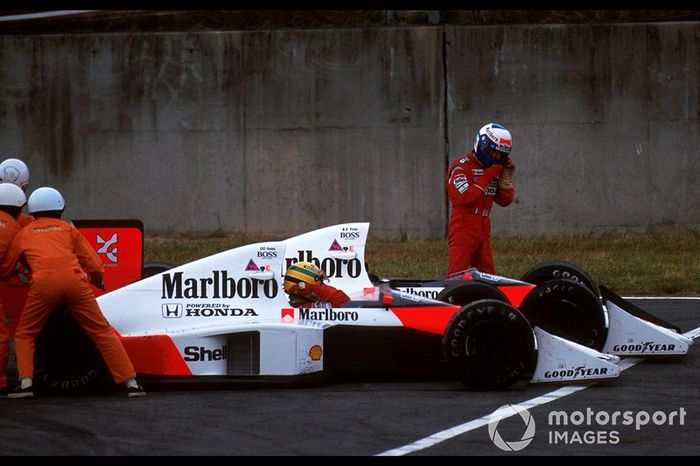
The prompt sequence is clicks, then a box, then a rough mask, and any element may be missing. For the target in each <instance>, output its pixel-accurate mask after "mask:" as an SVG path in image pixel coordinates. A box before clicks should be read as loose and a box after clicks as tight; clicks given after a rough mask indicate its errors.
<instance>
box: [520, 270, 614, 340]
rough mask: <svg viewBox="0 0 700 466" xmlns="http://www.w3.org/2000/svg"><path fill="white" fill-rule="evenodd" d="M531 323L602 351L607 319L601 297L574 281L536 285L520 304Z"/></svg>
mask: <svg viewBox="0 0 700 466" xmlns="http://www.w3.org/2000/svg"><path fill="white" fill-rule="evenodd" d="M520 311H521V312H522V313H523V314H525V316H526V317H527V319H528V320H529V321H530V323H531V324H532V325H536V326H538V327H540V328H541V329H543V330H546V331H547V332H549V333H552V334H554V335H557V336H560V337H562V338H566V339H567V340H570V341H573V342H575V343H579V344H581V345H584V346H587V347H589V348H593V349H595V350H598V351H600V350H601V349H603V346H604V345H605V340H606V338H607V337H608V319H607V316H606V314H605V311H604V310H603V307H602V306H601V304H600V300H599V298H598V297H597V296H596V295H595V294H593V292H592V291H591V290H590V289H588V288H587V287H586V286H585V285H583V284H582V283H580V282H575V281H573V280H561V279H560V280H549V281H547V282H544V283H542V284H540V285H538V286H537V287H535V288H533V289H532V290H531V291H530V292H529V293H528V294H527V296H525V299H523V302H522V303H521V305H520Z"/></svg>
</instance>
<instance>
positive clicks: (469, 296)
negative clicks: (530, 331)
mask: <svg viewBox="0 0 700 466" xmlns="http://www.w3.org/2000/svg"><path fill="white" fill-rule="evenodd" d="M435 299H437V300H438V301H442V302H445V303H450V304H454V305H456V306H464V305H465V304H469V303H473V302H474V301H478V300H480V299H495V300H499V301H504V302H506V303H510V301H509V300H508V298H507V297H506V295H505V294H503V292H502V291H501V290H499V289H498V288H495V287H493V286H490V285H487V284H486V283H480V282H467V281H464V282H460V283H452V284H450V285H447V286H446V287H445V288H444V289H443V290H442V291H441V292H440V293H438V295H437V296H436V297H435Z"/></svg>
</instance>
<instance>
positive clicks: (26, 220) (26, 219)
mask: <svg viewBox="0 0 700 466" xmlns="http://www.w3.org/2000/svg"><path fill="white" fill-rule="evenodd" d="M33 221H34V217H33V216H31V215H27V214H23V213H20V214H19V217H18V218H17V222H18V223H19V226H20V227H22V228H24V227H26V226H27V225H29V224H30V223H32V222H33Z"/></svg>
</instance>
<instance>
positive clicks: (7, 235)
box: [0, 211, 21, 388]
mask: <svg viewBox="0 0 700 466" xmlns="http://www.w3.org/2000/svg"><path fill="white" fill-rule="evenodd" d="M20 229H21V227H20V225H19V223H17V220H15V219H14V218H12V216H11V215H10V214H8V213H7V212H2V211H0V258H2V257H3V256H5V254H6V253H7V250H8V249H9V247H10V243H11V242H12V238H14V237H15V235H16V234H17V232H19V231H20ZM12 270H14V263H13V264H12ZM9 356H10V328H9V327H8V325H7V321H6V320H5V312H4V308H3V303H2V296H0V388H4V387H6V386H7V358H8V357H9Z"/></svg>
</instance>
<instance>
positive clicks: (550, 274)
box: [521, 261, 600, 296]
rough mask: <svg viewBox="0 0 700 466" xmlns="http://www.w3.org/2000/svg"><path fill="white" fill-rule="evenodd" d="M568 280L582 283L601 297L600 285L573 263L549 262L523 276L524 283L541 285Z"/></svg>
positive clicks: (539, 265) (537, 266)
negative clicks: (556, 280) (551, 281)
mask: <svg viewBox="0 0 700 466" xmlns="http://www.w3.org/2000/svg"><path fill="white" fill-rule="evenodd" d="M559 278H563V279H567V280H573V281H575V282H579V283H581V284H582V285H583V286H585V287H586V288H588V289H589V290H591V291H592V292H593V293H594V294H595V295H596V296H600V290H599V289H598V285H596V283H595V282H594V281H593V279H592V278H591V276H590V275H588V273H586V272H585V271H584V270H583V269H582V268H581V267H579V266H578V265H576V264H572V263H571V262H565V261H548V262H542V263H541V264H537V265H536V266H534V267H533V268H531V269H530V270H528V271H527V272H525V275H523V276H522V278H521V280H522V281H524V282H528V283H532V284H533V285H539V284H540V283H544V282H546V281H549V280H555V279H559Z"/></svg>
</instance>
